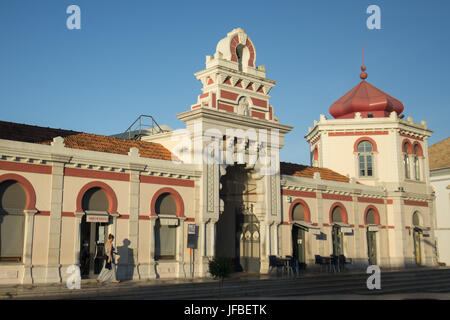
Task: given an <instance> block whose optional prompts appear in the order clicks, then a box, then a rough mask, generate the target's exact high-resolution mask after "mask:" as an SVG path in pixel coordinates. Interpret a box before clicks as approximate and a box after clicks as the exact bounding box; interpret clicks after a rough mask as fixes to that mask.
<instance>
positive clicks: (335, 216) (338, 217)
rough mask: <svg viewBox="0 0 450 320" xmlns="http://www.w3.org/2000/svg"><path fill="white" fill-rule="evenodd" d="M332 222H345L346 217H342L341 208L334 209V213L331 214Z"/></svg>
mask: <svg viewBox="0 0 450 320" xmlns="http://www.w3.org/2000/svg"><path fill="white" fill-rule="evenodd" d="M331 221H332V222H341V223H343V222H344V217H343V215H342V211H341V208H340V207H338V206H336V207H334V209H333V213H332V214H331Z"/></svg>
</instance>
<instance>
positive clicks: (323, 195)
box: [322, 193, 353, 201]
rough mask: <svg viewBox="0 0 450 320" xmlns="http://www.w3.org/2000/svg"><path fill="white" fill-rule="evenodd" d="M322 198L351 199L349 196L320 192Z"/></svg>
mask: <svg viewBox="0 0 450 320" xmlns="http://www.w3.org/2000/svg"><path fill="white" fill-rule="evenodd" d="M322 198H323V199H329V200H339V201H352V200H353V199H352V197H351V196H343V195H339V194H328V193H322Z"/></svg>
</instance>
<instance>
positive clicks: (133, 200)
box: [127, 170, 140, 280]
mask: <svg viewBox="0 0 450 320" xmlns="http://www.w3.org/2000/svg"><path fill="white" fill-rule="evenodd" d="M139 183H140V181H139V171H134V170H132V171H130V198H129V213H130V218H129V219H128V238H129V240H130V248H129V249H130V250H132V253H133V256H132V257H128V265H127V270H128V272H130V268H132V270H131V272H132V278H133V280H136V279H140V274H139V260H138V250H139V190H140V188H139Z"/></svg>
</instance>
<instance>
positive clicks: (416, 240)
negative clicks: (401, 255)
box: [413, 229, 422, 266]
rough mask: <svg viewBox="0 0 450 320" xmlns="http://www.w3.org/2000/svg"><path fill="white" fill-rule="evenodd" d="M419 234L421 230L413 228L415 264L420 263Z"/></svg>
mask: <svg viewBox="0 0 450 320" xmlns="http://www.w3.org/2000/svg"><path fill="white" fill-rule="evenodd" d="M420 234H421V231H420V230H418V229H414V233H413V237H414V255H415V258H416V263H417V265H419V266H420V265H421V264H422V256H421V252H422V251H421V249H422V247H421V244H420Z"/></svg>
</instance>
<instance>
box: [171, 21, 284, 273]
mask: <svg viewBox="0 0 450 320" xmlns="http://www.w3.org/2000/svg"><path fill="white" fill-rule="evenodd" d="M255 59H256V51H255V47H254V45H253V42H252V41H251V39H250V37H249V36H248V35H247V34H246V33H245V31H244V30H243V29H241V28H237V29H234V30H232V31H231V32H229V33H228V34H227V36H226V37H225V38H223V39H222V40H220V41H219V43H218V44H217V47H216V52H215V53H214V56H206V68H205V69H204V70H202V71H199V72H197V73H195V76H196V78H197V79H198V80H200V81H201V83H202V84H203V88H202V93H201V94H200V95H199V96H198V98H197V102H196V103H195V104H193V105H191V107H190V110H189V111H186V112H183V113H181V114H178V115H177V117H178V118H179V119H180V120H182V121H184V122H185V123H186V129H187V132H188V135H189V140H190V142H189V143H188V145H189V146H188V148H187V149H188V150H186V151H187V152H185V153H184V154H187V157H185V158H184V159H183V161H185V162H189V161H192V162H194V163H196V164H198V165H199V166H200V170H201V171H202V172H204V173H205V174H204V175H203V178H202V180H201V181H200V182H199V190H200V196H199V199H198V201H199V208H200V210H199V217H198V221H201V224H202V226H201V227H200V230H202V228H204V234H203V237H202V235H201V234H200V242H201V243H202V245H203V246H204V248H203V249H204V257H205V258H206V257H211V256H215V255H219V256H226V257H229V258H232V259H234V261H235V262H236V265H237V266H238V267H240V268H242V269H243V270H244V271H259V272H262V273H264V272H267V270H268V268H269V258H268V257H269V255H276V254H277V253H278V228H277V226H278V224H279V223H281V202H280V174H279V163H280V149H281V148H282V147H283V145H284V135H285V134H286V133H288V132H289V131H291V130H292V127H291V126H287V125H282V124H280V123H279V121H278V119H277V118H276V117H275V115H274V108H273V106H272V105H270V103H269V100H270V96H269V92H270V90H271V89H272V88H273V87H274V86H275V84H276V82H275V81H273V80H270V79H268V78H267V77H266V71H265V67H264V66H256V64H255ZM180 158H183V157H182V156H180ZM196 220H197V219H196ZM239 221H247V222H245V223H243V222H242V223H240V222H239ZM249 221H251V222H249ZM202 241H203V242H202ZM249 244H251V248H252V249H251V251H249V249H248V248H249ZM238 269H239V268H238Z"/></svg>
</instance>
